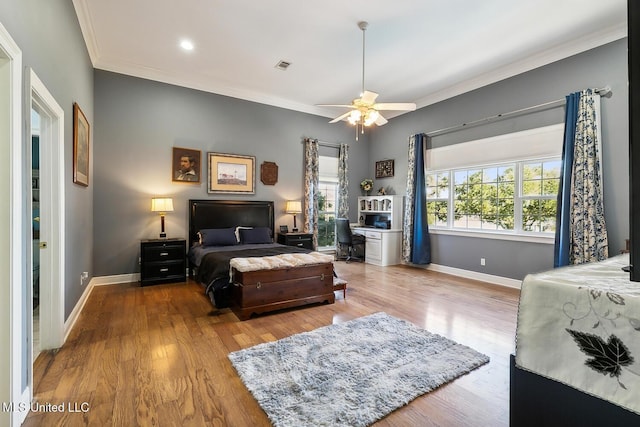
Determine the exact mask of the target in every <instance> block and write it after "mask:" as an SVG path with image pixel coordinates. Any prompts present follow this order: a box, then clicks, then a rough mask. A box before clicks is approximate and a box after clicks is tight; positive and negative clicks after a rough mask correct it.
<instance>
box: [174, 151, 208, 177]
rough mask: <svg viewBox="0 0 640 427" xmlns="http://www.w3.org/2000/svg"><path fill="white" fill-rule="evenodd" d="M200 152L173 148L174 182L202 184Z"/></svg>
mask: <svg viewBox="0 0 640 427" xmlns="http://www.w3.org/2000/svg"><path fill="white" fill-rule="evenodd" d="M200 156H201V153H200V151H199V150H192V149H190V148H180V147H173V161H172V162H171V177H172V179H173V182H191V183H194V182H195V183H200V170H201V169H200V163H201V162H200V160H201V158H200Z"/></svg>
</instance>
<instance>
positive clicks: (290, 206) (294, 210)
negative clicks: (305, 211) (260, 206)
mask: <svg viewBox="0 0 640 427" xmlns="http://www.w3.org/2000/svg"><path fill="white" fill-rule="evenodd" d="M284 211H285V212H286V213H288V214H292V215H293V229H292V230H291V231H292V232H294V233H296V232H297V231H298V227H297V225H296V214H299V213H302V203H301V202H300V200H287V205H286V207H285V208H284Z"/></svg>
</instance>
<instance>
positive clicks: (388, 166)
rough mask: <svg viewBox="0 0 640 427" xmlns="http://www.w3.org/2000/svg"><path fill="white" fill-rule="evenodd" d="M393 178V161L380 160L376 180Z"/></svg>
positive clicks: (377, 163) (377, 165)
mask: <svg viewBox="0 0 640 427" xmlns="http://www.w3.org/2000/svg"><path fill="white" fill-rule="evenodd" d="M392 176H393V160H380V161H379V162H376V178H388V177H392Z"/></svg>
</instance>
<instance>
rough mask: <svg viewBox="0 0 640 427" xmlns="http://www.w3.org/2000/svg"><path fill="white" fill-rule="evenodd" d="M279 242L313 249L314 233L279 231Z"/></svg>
mask: <svg viewBox="0 0 640 427" xmlns="http://www.w3.org/2000/svg"><path fill="white" fill-rule="evenodd" d="M278 243H280V244H281V245H287V246H297V247H299V248H305V249H309V250H310V251H312V250H313V234H312V233H278Z"/></svg>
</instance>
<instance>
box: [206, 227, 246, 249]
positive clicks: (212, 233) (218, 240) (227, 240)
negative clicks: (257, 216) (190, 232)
mask: <svg viewBox="0 0 640 427" xmlns="http://www.w3.org/2000/svg"><path fill="white" fill-rule="evenodd" d="M198 234H200V244H201V245H202V246H231V245H235V244H237V243H238V241H237V240H236V229H235V228H233V227H232V228H207V229H204V230H200V232H199V233H198Z"/></svg>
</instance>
